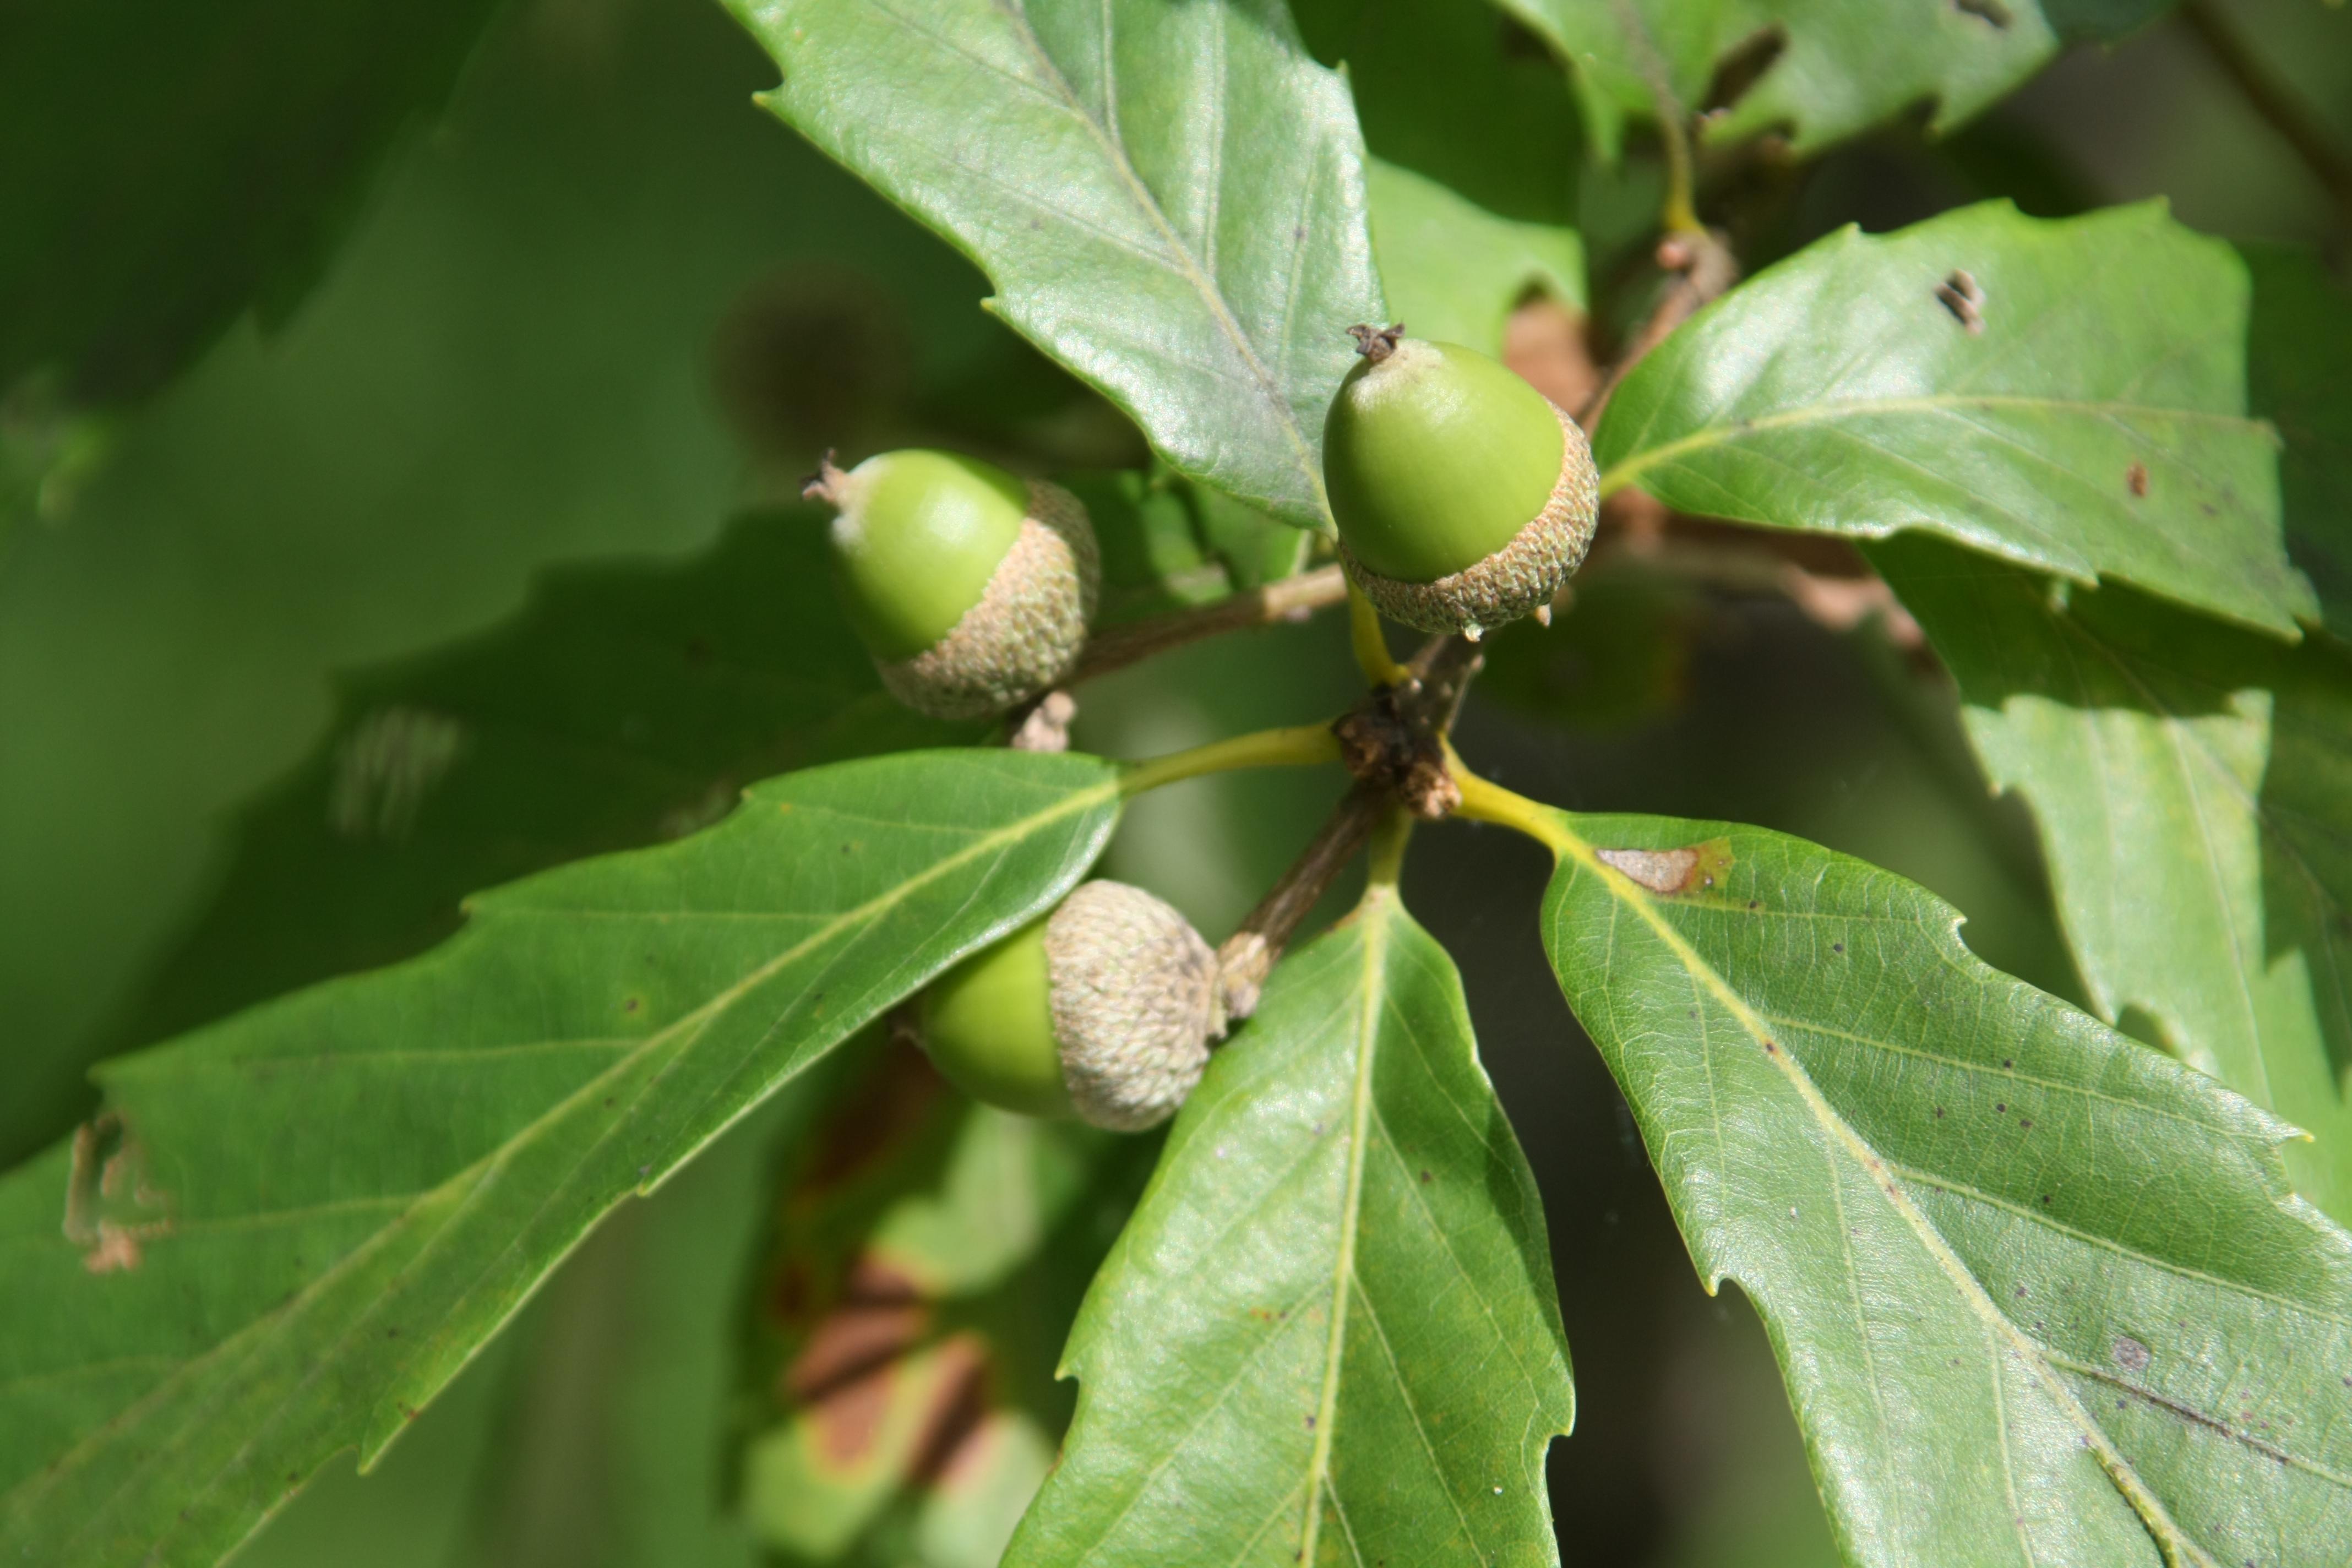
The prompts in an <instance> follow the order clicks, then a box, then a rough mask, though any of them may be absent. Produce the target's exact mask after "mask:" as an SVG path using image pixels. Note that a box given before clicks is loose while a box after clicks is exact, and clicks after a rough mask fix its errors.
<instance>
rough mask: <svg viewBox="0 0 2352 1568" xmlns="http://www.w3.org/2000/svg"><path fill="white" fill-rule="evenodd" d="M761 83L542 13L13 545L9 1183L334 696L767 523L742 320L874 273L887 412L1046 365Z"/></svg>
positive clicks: (942, 250)
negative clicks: (353, 213) (360, 212)
mask: <svg viewBox="0 0 2352 1568" xmlns="http://www.w3.org/2000/svg"><path fill="white" fill-rule="evenodd" d="M115 8H116V9H121V5H120V4H116V5H115ZM132 8H133V9H134V10H136V9H142V8H144V7H143V6H140V5H136V4H134V5H133V6H132ZM0 9H5V6H0ZM0 27H5V24H0ZM773 79H774V77H773V72H772V67H771V66H770V64H769V63H768V61H767V59H766V58H765V57H764V56H762V55H761V52H760V50H759V48H758V47H757V46H755V45H754V44H753V43H752V42H751V40H750V39H749V38H748V37H744V36H743V33H742V31H741V29H740V28H739V27H737V26H735V24H734V23H733V22H732V21H731V20H730V18H729V17H728V16H725V15H724V14H723V13H722V12H720V11H719V9H718V8H717V7H716V6H714V5H710V4H709V0H530V5H528V7H527V9H526V10H525V12H524V13H523V14H522V15H520V16H518V17H517V18H516V19H515V25H513V26H496V27H493V28H492V29H491V31H490V32H489V34H488V37H487V38H486V40H485V44H484V47H483V48H482V50H481V54H480V58H479V60H478V62H477V63H476V64H475V65H474V66H473V67H471V68H469V70H468V73H467V78H466V85H465V88H464V90H463V91H461V93H460V94H459V95H458V99H457V103H456V105H455V107H454V108H453V110H452V111H451V112H450V114H449V116H448V120H447V123H446V128H444V129H442V130H441V131H439V132H436V134H434V135H433V136H431V137H417V138H413V139H411V140H410V141H409V142H407V143H406V145H405V148H404V153H403V154H402V155H401V156H400V158H399V159H398V161H397V168H396V170H394V172H393V173H392V174H390V175H389V176H388V177H387V178H386V179H385V180H384V181H383V184H382V188H381V195H380V197H379V198H378V199H375V200H374V201H373V202H372V204H371V205H370V207H369V209H368V212H367V214H366V216H365V219H364V221H363V222H362V223H361V224H360V225H359V226H357V227H356V228H355V229H354V230H353V232H352V236H351V238H350V241H349V242H348V243H347V244H345V245H344V246H342V247H340V248H338V250H337V251H336V253H335V258H334V265H333V267H332V268H331V271H330V273H329V274H328V276H327V277H326V278H324V279H321V281H320V286H319V287H318V288H317V289H314V290H313V291H312V292H311V294H310V296H308V297H307V298H306V300H305V301H304V303H303V306H302V308H301V310H299V312H298V313H297V314H296V316H295V317H294V318H293V319H292V320H291V321H288V322H287V323H286V324H285V325H284V326H283V328H282V329H281V330H278V331H275V332H273V333H272V334H270V335H269V336H268V337H267V338H266V339H265V338H264V337H263V336H262V335H261V334H259V333H257V331H254V330H252V329H251V327H250V325H249V324H241V325H239V326H237V327H235V328H233V329H232V330H231V331H228V332H227V333H226V335H224V336H223V337H222V339H221V340H220V341H219V342H217V343H216V344H215V347H214V348H213V349H212V351H211V352H210V353H207V354H205V357H204V359H203V361H202V363H200V364H198V365H196V366H194V367H193V368H192V370H191V372H190V373H189V374H186V375H184V376H183V377H181V378H179V379H178V380H176V381H175V382H174V383H173V384H172V385H171V386H170V387H169V388H168V389H167V390H166V391H165V392H164V393H163V395H160V396H158V397H156V398H154V399H153V400H152V401H151V402H149V403H148V404H146V405H142V407H141V409H140V410H139V411H138V412H137V413H136V414H135V416H130V417H126V418H123V419H121V420H120V421H118V422H116V426H115V428H114V430H113V433H112V446H111V447H110V450H109V452H108V455H107V459H106V461H105V462H104V463H103V464H102V465H101V466H100V467H99V468H97V469H96V470H95V471H94V472H90V473H89V477H88V482H87V483H85V484H83V485H82V486H81V487H80V488H79V493H78V496H77V497H76V498H75V500H74V501H73V510H72V513H71V516H70V519H69V520H68V521H69V523H70V526H61V527H56V528H50V527H46V526H44V527H33V528H27V529H26V530H24V531H21V532H20V533H19V535H18V536H17V538H16V542H15V546H14V548H13V550H11V552H9V556H8V559H7V560H6V561H5V563H0V996H5V997H6V999H7V1014H8V1039H7V1059H8V1064H9V1065H8V1073H9V1077H8V1081H7V1084H6V1087H5V1089H0V1164H13V1163H16V1162H19V1161H21V1160H24V1159H26V1158H29V1157H30V1156H31V1155H32V1154H34V1153H35V1152H37V1151H38V1150H40V1149H41V1148H44V1147H46V1146H47V1145H48V1144H49V1143H51V1142H54V1141H55V1140H56V1139H57V1138H58V1136H60V1135H61V1134H62V1133H63V1132H64V1131H67V1130H68V1129H70V1127H71V1126H72V1125H73V1123H74V1122H76V1121H79V1120H81V1119H83V1118H84V1117H86V1116H87V1115H88V1114H89V1112H90V1111H91V1110H94V1109H95V1096H94V1094H93V1093H92V1092H91V1091H90V1089H89V1086H88V1084H87V1081H86V1078H85V1072H86V1068H87V1066H88V1064H89V1061H90V1060H91V1059H92V1058H93V1057H94V1056H95V1055H97V1054H99V1053H100V1052H102V1051H104V1050H107V1049H110V1048H120V1047H121V1046H122V1045H123V1044H124V1043H126V1038H125V1036H124V1033H123V1026H124V1025H125V1024H126V1023H127V1022H128V1021H129V1020H127V1019H126V1018H125V1017H124V1016H123V1013H124V1011H125V1009H126V1007H127V1006H128V1005H131V1004H132V1003H135V1002H136V1001H138V999H139V998H138V995H137V993H138V992H139V990H140V989H141V988H142V985H143V984H145V981H146V978H147V972H148V970H149V967H150V966H151V965H152V964H153V963H157V962H158V961H160V960H162V959H163V958H165V957H167V956H168V955H169V954H170V952H172V951H173V947H174V945H175V943H176V942H177V941H178V940H179V939H180V938H181V936H182V935H183V933H184V929H185V928H186V927H187V926H189V925H190V924H192V923H194V922H195V921H197V920H198V919H199V918H200V917H201V916H202V915H203V913H204V910H205V902H206V900H208V898H209V897H210V895H211V893H212V891H213V883H214V879H215V878H216V877H217V876H219V875H221V874H222V873H224V872H226V870H227V869H228V867H229V858H230V853H231V846H230V845H229V843H228V842H227V841H226V840H227V834H228V832H229V830H230V829H231V828H233V826H235V824H236V817H237V814H238V813H239V812H241V811H242V810H243V809H244V808H245V807H246V806H247V805H248V803H250V802H251V801H253V800H254V799H255V798H256V797H257V795H260V794H262V793H263V792H264V791H265V790H267V789H269V788H271V787H273V786H275V785H277V784H279V783H280V782H281V781H282V780H284V779H285V778H286V776H287V775H288V774H289V772H290V771H291V770H292V769H294V768H295V767H296V766H298V765H299V763H301V761H302V759H303V758H304V757H305V756H306V755H308V754H309V753H310V752H311V750H312V748H313V746H314V745H315V744H316V743H317V742H318V739H319V737H320V733H321V732H322V731H324V730H325V728H326V727H327V725H328V724H329V723H330V722H331V721H332V720H333V718H334V717H335V711H334V681H335V679H336V678H337V676H338V675H339V674H340V673H341V671H344V670H348V669H352V668H372V667H377V666H381V665H383V664H384V663H385V662H386V661H387V660H391V659H394V658H404V657H405V656H407V655H409V654H411V653H413V652H415V651H417V650H427V649H446V648H448V647H450V646H451V645H452V644H454V643H455V642H457V640H458V639H459V638H461V637H469V636H473V635H476V634H478V633H481V632H483V631H485V630H486V629H488V628H490V627H494V626H499V625H500V624H502V623H505V622H507V621H508V620H509V618H510V617H512V616H515V615H516V614H517V613H518V611H519V610H520V608H521V607H522V606H523V605H524V603H525V601H526V599H527V597H528V595H529V594H530V590H531V584H532V581H533V578H534V575H535V574H537V573H538V572H540V571H541V570H542V569H543V568H544V567H545V566H546V565H547V564H548V563H551V562H559V561H575V562H576V561H581V560H608V559H612V558H614V557H622V558H627V559H632V560H643V559H645V558H646V557H648V556H660V557H664V558H668V559H671V560H681V559H684V558H686V557H688V556H690V555H691V554H692V553H693V552H696V551H698V550H702V549H705V548H708V547H709V545H710V543H711V542H712V541H713V539H714V538H715V537H716V535H717V534H718V532H719V529H720V527H721V525H722V523H723V522H724V521H725V520H726V519H727V518H728V517H729V516H730V515H731V514H732V513H734V512H735V511H736V510H738V509H739V508H740V506H741V505H742V503H743V501H744V499H745V497H746V494H747V490H746V473H745V468H746V465H745V453H744V450H743V448H742V447H741V445H740V444H739V443H738V442H737V441H736V440H734V439H730V434H729V431H728V428H727V427H726V426H725V425H724V424H722V423H721V421H720V418H719V414H720V413H721V412H722V410H725V411H731V402H732V399H731V397H730V395H729V393H728V392H727V391H726V390H725V389H724V388H723V387H722V389H721V390H720V394H719V396H717V397H714V396H713V387H712V385H711V382H712V379H713V378H712V374H711V373H712V371H713V369H714V368H717V367H715V366H714V364H713V361H714V359H716V360H718V361H719V362H720V363H721V364H722V365H723V364H724V363H729V362H730V360H732V359H733V358H735V357H736V355H734V354H733V353H730V348H729V345H730V342H732V334H733V333H734V332H735V331H736V330H737V329H738V327H739V326H740V323H741V322H742V320H743V318H744V316H745V315H746V314H749V313H754V312H751V311H750V310H748V309H739V308H738V307H747V308H748V307H750V306H751V305H752V304H754V303H755V302H757V301H759V300H768V299H772V298H773V296H774V294H775V293H776V292H778V291H783V292H791V291H793V290H801V291H803V292H804V293H805V295H806V296H807V297H808V298H807V300H806V302H807V303H808V304H809V305H810V306H811V307H812V308H813V310H815V311H818V312H821V311H822V309H823V307H824V306H825V305H826V304H827V303H828V302H831V301H834V300H837V299H838V297H839V296H838V293H837V292H828V291H827V284H826V279H838V278H840V277H842V276H843V275H845V274H854V275H855V277H856V279H858V280H859V282H860V283H861V284H862V286H863V290H864V297H865V298H866V300H868V301H869V302H870V303H871V304H872V307H873V310H875V311H876V312H877V313H879V314H881V315H884V316H886V317H887V321H888V323H889V325H888V329H887V334H886V335H887V337H888V338H889V339H892V340H895V341H898V342H900V343H901V344H902V345H904V346H903V348H902V352H903V353H906V354H907V355H908V356H909V358H908V361H907V362H906V363H902V364H898V365H895V366H890V367H881V368H883V370H884V374H879V375H878V376H877V381H878V383H879V385H878V387H877V390H879V391H881V392H884V393H887V394H889V395H890V396H891V397H898V396H899V395H900V393H899V392H893V391H892V389H894V388H896V389H900V391H902V392H903V395H904V396H906V397H913V398H916V399H920V398H922V397H923V396H924V395H925V393H926V391H927V389H929V388H931V387H933V386H937V385H941V384H949V383H951V382H953V381H955V380H957V379H959V378H960V377H961V375H962V374H964V373H965V371H966V370H967V369H969V368H971V366H973V365H975V364H977V363H983V362H985V361H987V360H989V359H990V358H991V357H992V351H991V345H992V344H996V345H1002V346H1003V348H1005V349H1009V350H1011V351H1013V353H1017V354H1018V355H1020V356H1022V357H1023V358H1024V359H1025V360H1026V361H1027V362H1029V363H1034V364H1038V365H1041V366H1042V365H1043V364H1044V361H1043V360H1042V358H1041V356H1039V355H1038V354H1037V353H1036V352H1035V351H1034V350H1033V349H1031V348H1030V347H1029V346H1028V345H1027V344H1025V343H1023V342H1020V340H1019V339H1018V338H1017V337H1015V336H1014V335H1013V333H1012V332H1011V331H1009V330H1008V329H1006V328H1005V327H1004V326H1003V324H1002V323H1000V322H997V321H994V320H992V318H990V317H988V316H986V315H985V314H984V313H982V312H980V311H977V310H973V309H972V308H971V301H972V300H973V299H974V298H975V297H977V296H978V295H979V294H980V293H981V292H982V291H983V289H984V283H983V280H982V278H981V277H980V275H979V273H978V272H976V271H975V270H973V269H972V268H971V267H970V266H969V265H968V264H966V263H965V262H964V261H963V260H962V259H961V258H958V257H957V256H955V255H954V253H953V252H952V251H950V249H949V248H948V247H946V246H944V245H942V244H940V243H939V242H938V241H937V240H936V239H934V238H933V237H930V236H929V235H927V234H925V233H923V232H922V230H921V229H920V228H919V227H918V226H915V225H913V224H911V223H909V222H908V220H907V218H906V217H905V216H904V215H903V214H901V213H899V212H898V211H897V210H895V209H893V208H892V207H890V206H889V205H888V204H887V203H886V202H884V201H882V200H881V199H880V198H879V197H877V196H876V195H874V194H873V193H872V192H870V191H868V190H867V189H866V188H865V187H864V186H863V185H861V184H858V183H857V182H856V180H855V179H853V178H851V177H850V176H848V175H846V174H844V173H843V172H842V171H841V170H840V169H839V168H837V167H835V165H834V164H832V163H829V162H827V161H826V160H825V159H824V157H823V156H822V155H820V154H818V153H815V152H814V150H813V149H811V148H809V147H808V146H806V145H805V144H804V143H803V142H800V141H799V140H798V139H797V138H795V137H793V136H789V135H783V134H780V133H779V132H778V129H777V127H776V126H775V124H774V123H773V121H771V120H770V119H769V118H768V117H767V116H765V115H762V114H760V113H758V112H756V111H755V110H752V109H751V108H750V107H748V100H749V98H750V96H751V93H752V92H753V91H754V90H756V89H758V88H760V87H761V86H762V85H764V84H766V83H768V82H770V81H772V80H773ZM125 112H128V110H125ZM0 167H5V165H0ZM6 184H8V180H7V176H6V175H5V174H0V186H5V185H6ZM0 225H5V218H0ZM0 309H5V305H0ZM797 319H798V320H799V321H803V322H806V321H809V315H808V314H806V313H803V315H801V316H800V317H799V318H797ZM820 319H821V318H820ZM765 341H772V340H765ZM817 341H818V342H820V343H822V344H833V343H845V346H846V345H854V344H857V343H865V342H871V341H872V340H871V338H870V337H868V336H865V335H858V334H855V333H853V334H850V335H848V336H847V337H846V339H845V338H844V337H843V336H841V335H838V334H835V333H832V332H827V331H820V332H818V333H817ZM743 347H744V349H745V351H746V352H749V348H750V345H743ZM871 368H877V367H866V366H860V367H858V370H859V372H860V373H861V374H863V373H864V372H866V370H868V369H871ZM1053 374H1055V379H1057V380H1058V381H1060V383H1061V384H1062V385H1063V387H1064V389H1065V391H1066V392H1068V391H1074V390H1076V387H1075V384H1073V383H1071V382H1070V381H1069V379H1068V378H1067V377H1066V376H1062V375H1060V374H1059V373H1053ZM845 382H848V383H850V384H861V383H858V381H857V378H856V377H855V376H849V375H846V374H845V375H844V376H843V377H840V378H837V379H836V380H835V381H834V382H833V383H832V385H834V386H835V387H840V386H842V385H843V384H844V383H845ZM7 403H8V399H6V398H5V397H0V405H5V404H7ZM798 406H800V407H802V408H803V409H804V408H805V407H806V406H807V405H806V404H805V403H803V404H801V405H798ZM861 406H865V407H866V408H868V409H869V410H870V411H872V412H874V413H875V414H876V416H877V418H887V420H888V421H895V422H897V423H898V425H899V426H903V424H904V422H905V421H906V420H907V419H908V414H907V410H906V409H905V408H904V407H903V406H902V405H899V404H895V403H887V402H886V405H885V406H884V407H882V408H881V409H879V410H871V405H870V403H869V404H866V405H861ZM9 417H10V415H9V413H7V412H0V448H5V446H6V444H7V436H6V434H5V430H6V428H7V426H8V420H9ZM818 444H819V445H821V444H822V443H821V442H820V443H818ZM767 452H768V449H767V448H764V447H763V448H762V449H761V456H762V457H766V456H767ZM813 457H814V447H809V448H807V449H804V450H803V451H801V452H800V453H799V454H798V455H797V456H792V457H789V458H787V457H786V456H784V455H782V454H779V455H777V456H776V457H775V458H773V459H772V460H773V462H774V463H775V464H776V465H777V466H778V467H779V468H781V472H777V471H776V469H775V468H770V469H768V473H769V474H772V475H773V477H774V479H776V480H778V481H785V480H791V479H796V478H797V477H799V476H800V475H803V474H804V473H806V471H807V468H808V464H809V460H810V459H811V458H813ZM1016 460H1021V461H1024V462H1025V461H1027V459H1025V458H1023V459H1016ZM0 466H5V458H0ZM775 488H776V489H777V491H778V493H782V484H781V482H779V483H777V485H776V487H775ZM796 489H797V487H795V492H796ZM753 493H756V492H753ZM751 776H757V775H751ZM549 809H550V811H551V814H559V815H560V814H561V812H562V810H563V809H566V808H563V807H557V806H551V807H550V808H549ZM473 885H475V886H481V885H485V884H484V883H482V882H477V883H475V884H473ZM459 890H464V889H459Z"/></svg>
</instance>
